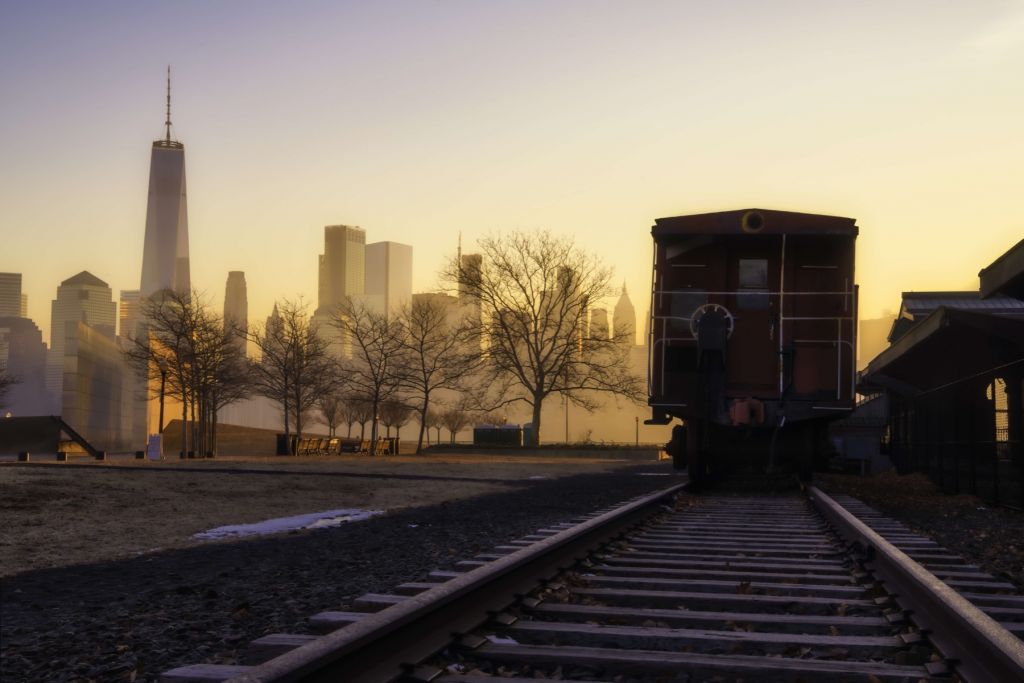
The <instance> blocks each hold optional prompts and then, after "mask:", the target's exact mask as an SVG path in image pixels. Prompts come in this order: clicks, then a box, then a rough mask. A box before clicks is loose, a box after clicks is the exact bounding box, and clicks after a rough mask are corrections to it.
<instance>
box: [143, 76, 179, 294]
mask: <svg viewBox="0 0 1024 683" xmlns="http://www.w3.org/2000/svg"><path fill="white" fill-rule="evenodd" d="M164 126H165V134H164V137H163V138H162V139H160V140H156V141H155V142H153V149H152V151H151V153H150V157H149V202H148V204H147V207H146V241H145V246H144V247H143V252H142V284H141V287H140V290H141V293H142V296H143V297H146V298H148V297H151V296H153V295H154V294H155V293H157V292H159V291H161V290H165V289H170V290H173V291H175V292H184V293H188V292H189V290H190V288H191V282H190V279H189V260H188V206H187V204H186V201H185V145H183V144H181V143H180V142H178V141H177V140H172V139H171V69H170V67H168V68H167V119H166V121H164Z"/></svg>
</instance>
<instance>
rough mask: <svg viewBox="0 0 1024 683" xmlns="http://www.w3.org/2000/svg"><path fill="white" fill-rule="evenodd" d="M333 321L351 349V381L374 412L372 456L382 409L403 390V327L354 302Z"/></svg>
mask: <svg viewBox="0 0 1024 683" xmlns="http://www.w3.org/2000/svg"><path fill="white" fill-rule="evenodd" d="M332 322H333V323H334V324H335V326H336V327H337V328H338V329H339V331H340V332H341V333H342V336H343V337H344V338H345V339H346V340H347V341H348V342H350V343H351V346H352V358H351V359H350V361H349V362H348V363H346V367H345V369H346V375H347V378H348V381H349V383H350V385H351V386H352V388H353V390H355V391H356V392H357V393H358V394H359V395H360V396H361V397H362V398H364V399H365V400H367V401H368V402H369V403H370V406H371V407H372V410H373V412H372V413H371V419H372V422H371V427H370V454H371V455H372V454H374V453H375V451H376V447H377V418H378V417H379V415H380V413H379V410H380V406H381V404H382V403H383V402H384V401H387V400H388V399H390V398H392V397H393V396H394V395H395V394H396V393H397V392H398V389H399V387H400V381H401V376H402V367H401V360H402V357H401V349H402V340H401V338H402V327H401V325H399V323H398V322H397V321H395V320H389V319H388V318H387V316H385V315H383V314H380V313H376V312H374V311H372V310H370V309H369V308H367V307H366V306H365V305H363V304H362V303H360V302H356V301H351V300H349V301H347V302H346V303H345V304H344V305H343V306H342V307H341V308H340V309H339V310H338V312H337V313H336V315H335V317H334V319H333V321H332Z"/></svg>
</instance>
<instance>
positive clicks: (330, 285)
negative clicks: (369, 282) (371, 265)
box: [317, 225, 366, 310]
mask: <svg viewBox="0 0 1024 683" xmlns="http://www.w3.org/2000/svg"><path fill="white" fill-rule="evenodd" d="M365 264H366V232H365V231H364V230H363V229H362V228H360V227H357V226H351V225H328V226H325V227H324V253H323V254H322V255H321V256H320V283H319V287H318V292H319V300H318V301H317V307H318V308H320V309H323V310H330V309H333V308H335V307H336V306H338V305H339V304H341V303H342V302H343V301H344V300H345V297H349V296H356V295H359V294H362V293H363V292H365V291H366V290H365V286H366V283H365V278H366V274H365V273H366V271H365Z"/></svg>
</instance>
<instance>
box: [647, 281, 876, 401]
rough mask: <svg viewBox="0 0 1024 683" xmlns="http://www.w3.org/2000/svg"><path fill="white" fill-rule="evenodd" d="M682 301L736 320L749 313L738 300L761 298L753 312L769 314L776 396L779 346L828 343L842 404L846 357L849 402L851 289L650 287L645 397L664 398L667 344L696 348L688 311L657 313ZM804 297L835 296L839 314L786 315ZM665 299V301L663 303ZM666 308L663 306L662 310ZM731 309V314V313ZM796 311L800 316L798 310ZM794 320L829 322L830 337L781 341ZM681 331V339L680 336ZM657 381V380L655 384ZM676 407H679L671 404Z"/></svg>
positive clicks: (853, 292) (852, 352) (852, 339)
mask: <svg viewBox="0 0 1024 683" xmlns="http://www.w3.org/2000/svg"><path fill="white" fill-rule="evenodd" d="M673 296H679V297H687V298H691V299H694V300H696V299H703V303H705V304H718V305H721V306H723V307H725V308H726V309H727V310H729V311H730V314H731V315H732V316H733V317H734V318H735V319H736V320H741V319H742V316H743V311H745V310H751V309H745V308H740V307H738V306H737V305H736V302H737V300H738V299H739V298H740V297H752V296H757V297H764V299H765V300H766V305H764V306H762V307H760V308H759V309H757V310H765V309H767V310H769V311H770V312H769V316H768V324H769V340H770V341H772V342H775V343H777V345H778V353H779V361H778V362H779V384H778V391H779V395H780V396H781V395H782V393H783V391H784V390H785V386H784V385H785V378H784V376H783V370H782V355H783V353H784V351H785V345H786V344H789V345H798V344H804V345H809V344H830V345H833V346H835V347H836V363H835V368H836V400H837V401H838V400H842V399H843V398H844V396H843V391H842V390H843V381H842V379H843V361H844V354H843V349H847V351H848V353H849V356H848V362H849V367H850V377H849V386H848V387H847V392H846V393H847V394H848V395H847V396H846V398H848V399H850V400H853V398H854V393H855V390H854V387H855V385H856V372H857V369H856V362H855V359H856V348H855V346H854V344H855V341H856V337H855V333H856V327H855V326H856V311H857V290H856V288H853V289H848V290H843V291H835V292H784V291H768V290H763V289H735V290H721V291H706V290H699V289H680V290H658V289H653V290H652V292H651V307H650V324H649V339H648V345H647V346H648V352H647V354H648V355H647V391H648V395H649V396H652V397H653V396H664V395H665V353H666V349H667V348H668V347H669V346H671V345H672V344H673V343H682V344H687V343H692V344H696V342H697V338H696V335H695V334H694V331H693V329H692V325H691V323H692V321H693V317H692V313H691V314H690V315H689V316H683V315H668V314H659V313H658V311H664V310H665V309H666V307H670V304H671V297H673ZM807 297H835V298H836V299H837V301H836V304H837V305H841V306H842V308H843V314H842V315H826V316H817V315H786V314H785V313H786V309H787V307H788V308H790V309H792V308H799V307H800V303H798V302H800V301H802V300H806V298H807ZM666 299H667V301H666ZM667 305H668V306H667ZM701 305H702V304H700V303H698V304H696V305H695V306H694V309H693V310H694V311H696V310H697V309H698V308H699V307H700V306H701ZM734 311H735V312H734ZM796 312H800V311H799V310H798V311H796ZM673 322H676V323H684V325H682V326H680V325H672V323H673ZM798 322H818V323H829V324H833V323H834V324H835V336H834V337H832V336H825V337H824V338H815V339H790V340H788V341H787V339H786V333H787V331H789V330H790V329H791V327H790V328H787V324H790V326H791V324H792V323H798ZM846 323H848V324H849V325H850V332H849V335H846V334H844V329H843V327H844V324H846ZM679 327H685V328H686V329H685V330H680V329H679ZM681 331H682V332H684V333H683V334H682V335H681V336H680V335H679V333H680V332H681ZM656 359H657V360H658V361H659V362H658V363H657V369H658V370H659V372H658V376H657V377H655V365H656V364H655V360H656ZM656 379H657V382H656V381H655V380H656ZM659 405H673V404H666V403H659ZM674 405H681V404H674Z"/></svg>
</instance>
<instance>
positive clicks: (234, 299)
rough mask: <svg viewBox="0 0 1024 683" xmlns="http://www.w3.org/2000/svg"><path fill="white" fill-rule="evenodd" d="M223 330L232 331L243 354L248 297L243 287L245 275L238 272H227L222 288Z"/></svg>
mask: <svg viewBox="0 0 1024 683" xmlns="http://www.w3.org/2000/svg"><path fill="white" fill-rule="evenodd" d="M224 329H225V330H232V329H233V330H234V331H235V332H237V336H236V337H234V339H236V340H237V342H238V345H239V347H240V348H241V349H242V352H243V353H244V352H245V344H246V342H245V334H246V333H247V332H248V331H249V295H248V293H247V289H246V286H245V273H243V272H242V271H240V270H232V271H230V272H228V282H227V285H226V286H225V287H224Z"/></svg>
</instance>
